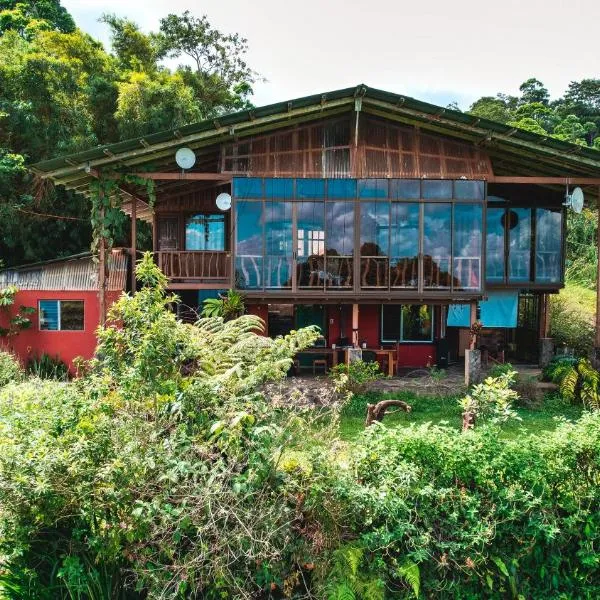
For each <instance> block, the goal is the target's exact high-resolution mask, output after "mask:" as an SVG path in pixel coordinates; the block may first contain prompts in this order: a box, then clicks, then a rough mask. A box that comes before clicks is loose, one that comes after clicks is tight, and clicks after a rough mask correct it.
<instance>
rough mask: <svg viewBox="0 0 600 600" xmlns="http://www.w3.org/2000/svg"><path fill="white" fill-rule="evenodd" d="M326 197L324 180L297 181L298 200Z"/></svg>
mask: <svg viewBox="0 0 600 600" xmlns="http://www.w3.org/2000/svg"><path fill="white" fill-rule="evenodd" d="M324 197H325V180H324V179H297V180H296V198H317V199H322V198H324Z"/></svg>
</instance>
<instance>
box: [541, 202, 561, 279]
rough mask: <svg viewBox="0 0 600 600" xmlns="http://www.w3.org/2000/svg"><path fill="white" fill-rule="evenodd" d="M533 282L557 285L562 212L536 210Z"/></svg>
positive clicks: (544, 209) (559, 271) (558, 210)
mask: <svg viewBox="0 0 600 600" xmlns="http://www.w3.org/2000/svg"><path fill="white" fill-rule="evenodd" d="M535 215H536V229H535V233H536V236H535V280H536V281H540V282H544V283H557V282H560V281H561V275H562V237H563V236H562V210H561V209H549V208H537V209H536V211H535Z"/></svg>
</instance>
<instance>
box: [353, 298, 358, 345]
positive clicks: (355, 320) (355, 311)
mask: <svg viewBox="0 0 600 600" xmlns="http://www.w3.org/2000/svg"><path fill="white" fill-rule="evenodd" d="M352 345H353V346H354V347H355V348H358V345H359V344H358V304H353V305H352Z"/></svg>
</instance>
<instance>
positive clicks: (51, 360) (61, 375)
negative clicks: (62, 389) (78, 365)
mask: <svg viewBox="0 0 600 600" xmlns="http://www.w3.org/2000/svg"><path fill="white" fill-rule="evenodd" d="M27 373H28V374H30V375H33V376H34V377H39V378H40V379H56V380H59V381H60V380H65V379H67V378H68V377H69V367H68V366H67V365H66V364H65V363H64V362H63V361H62V360H61V359H60V357H59V356H50V354H47V353H46V352H43V353H42V354H41V355H40V356H32V357H31V358H30V359H29V360H28V361H27Z"/></svg>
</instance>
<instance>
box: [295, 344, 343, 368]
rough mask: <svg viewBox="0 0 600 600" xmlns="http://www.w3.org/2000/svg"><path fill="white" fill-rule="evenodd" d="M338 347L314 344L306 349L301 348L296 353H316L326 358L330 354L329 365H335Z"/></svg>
mask: <svg viewBox="0 0 600 600" xmlns="http://www.w3.org/2000/svg"><path fill="white" fill-rule="evenodd" d="M337 353H338V349H337V348H335V349H334V348H328V347H327V346H323V347H318V346H314V347H313V348H307V349H306V350H301V351H300V352H298V354H297V355H296V356H298V355H300V354H317V355H319V356H323V355H325V356H327V358H328V359H329V357H330V356H331V366H332V367H335V366H336V365H337V363H338V354H337Z"/></svg>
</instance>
